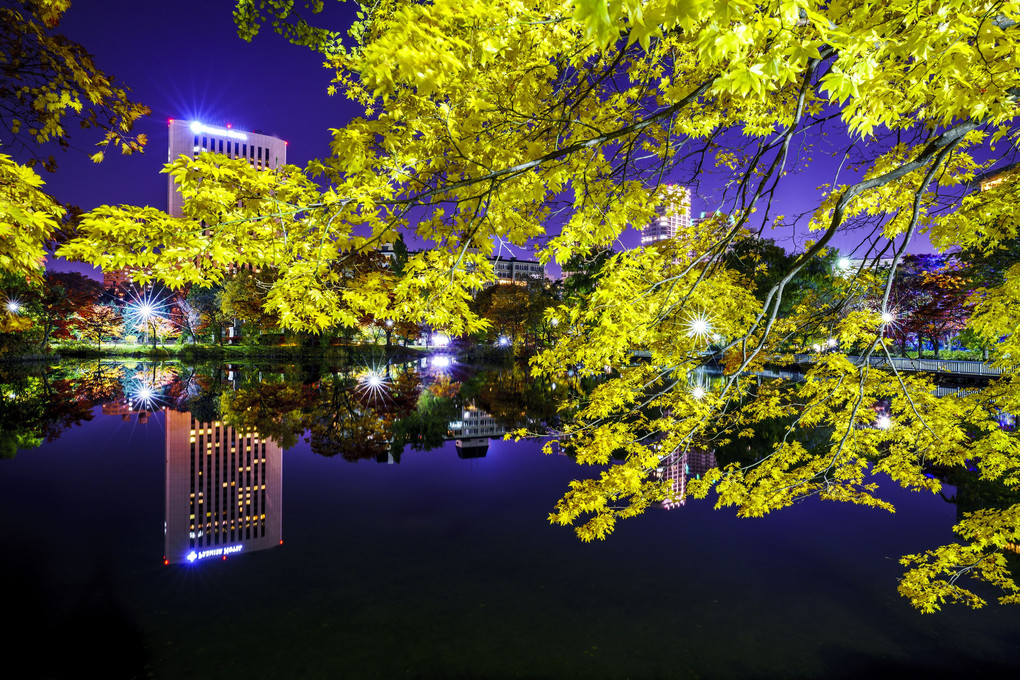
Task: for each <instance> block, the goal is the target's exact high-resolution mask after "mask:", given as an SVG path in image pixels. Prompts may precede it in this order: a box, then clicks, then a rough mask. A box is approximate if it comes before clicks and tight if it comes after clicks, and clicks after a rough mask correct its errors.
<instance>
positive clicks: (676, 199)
mask: <svg viewBox="0 0 1020 680" xmlns="http://www.w3.org/2000/svg"><path fill="white" fill-rule="evenodd" d="M659 193H660V196H661V198H662V203H661V204H660V205H659V209H658V211H657V214H656V216H655V217H654V218H653V219H652V221H651V223H649V224H648V226H646V227H645V228H644V229H642V230H641V245H643V246H646V245H650V244H652V243H655V242H656V241H665V240H666V239H671V238H675V237H676V235H677V233H679V232H680V230H682V229H683V230H686V229H688V228H690V226H691V192H690V191H689V190H688V189H687V187H684V186H680V185H679V184H667V185H665V186H663V187H662V188H661V189H660V190H659Z"/></svg>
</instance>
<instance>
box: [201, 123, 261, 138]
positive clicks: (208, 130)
mask: <svg viewBox="0 0 1020 680" xmlns="http://www.w3.org/2000/svg"><path fill="white" fill-rule="evenodd" d="M191 131H192V132H193V133H195V134H196V135H201V134H209V135H219V136H220V137H230V138H231V139H242V140H243V139H248V135H246V134H244V133H243V132H238V131H237V130H229V129H227V128H218V127H213V126H211V125H206V124H205V123H199V122H198V121H194V122H193V123H192V124H191Z"/></svg>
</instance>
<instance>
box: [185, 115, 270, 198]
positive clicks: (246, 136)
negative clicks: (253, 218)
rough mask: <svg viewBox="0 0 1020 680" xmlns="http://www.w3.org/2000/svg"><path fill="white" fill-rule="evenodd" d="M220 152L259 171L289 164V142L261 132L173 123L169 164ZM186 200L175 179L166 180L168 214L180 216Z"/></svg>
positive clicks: (196, 122)
mask: <svg viewBox="0 0 1020 680" xmlns="http://www.w3.org/2000/svg"><path fill="white" fill-rule="evenodd" d="M206 152H210V153H221V154H224V155H226V156H229V157H230V158H244V159H246V160H247V161H248V163H249V164H250V165H251V166H252V167H253V168H256V169H258V170H273V169H275V168H278V167H280V166H281V165H283V164H284V163H286V162H287V142H285V141H283V140H282V139H278V138H277V137H273V136H271V135H267V134H265V133H264V132H261V131H259V130H253V131H251V132H249V131H247V130H235V129H234V128H232V127H230V126H229V125H227V126H225V127H221V126H215V125H207V124H205V123H201V122H198V121H192V120H175V119H172V120H171V121H170V149H169V154H168V162H170V161H174V160H176V159H178V158H180V157H181V156H187V157H188V158H195V156H197V155H199V154H201V153H206ZM182 204H183V198H182V197H181V194H180V192H179V191H177V186H176V185H175V184H174V181H173V178H172V177H169V176H168V177H167V212H168V213H170V215H171V216H173V217H181V216H182V215H183V213H182V212H181V207H182Z"/></svg>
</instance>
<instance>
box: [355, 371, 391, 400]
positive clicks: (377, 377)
mask: <svg viewBox="0 0 1020 680" xmlns="http://www.w3.org/2000/svg"><path fill="white" fill-rule="evenodd" d="M358 382H359V383H360V386H359V389H360V391H362V392H364V393H365V394H367V395H368V396H370V397H371V398H372V399H376V398H379V397H382V396H383V395H384V394H385V393H386V391H387V388H388V387H389V386H388V384H387V383H388V382H389V380H388V379H387V378H386V376H384V375H382V374H380V373H378V372H377V371H375V370H369V371H368V372H366V373H364V374H363V375H362V376H361V377H360V378H359V379H358Z"/></svg>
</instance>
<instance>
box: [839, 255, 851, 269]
mask: <svg viewBox="0 0 1020 680" xmlns="http://www.w3.org/2000/svg"><path fill="white" fill-rule="evenodd" d="M851 264H852V263H851V262H850V258H849V257H841V258H839V262H837V266H838V267H839V268H840V269H850V266H851Z"/></svg>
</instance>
